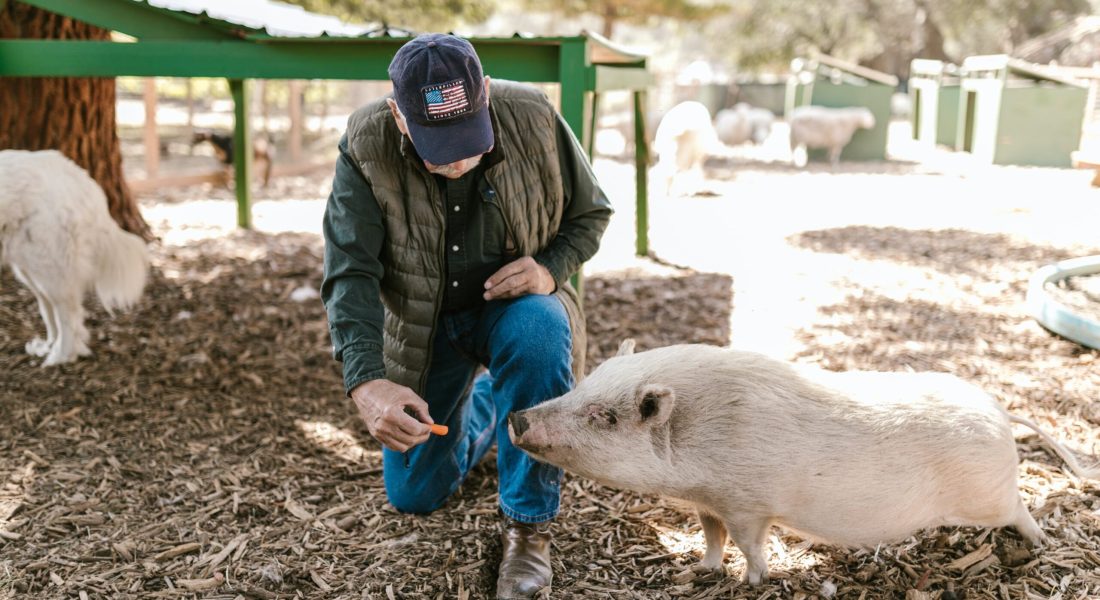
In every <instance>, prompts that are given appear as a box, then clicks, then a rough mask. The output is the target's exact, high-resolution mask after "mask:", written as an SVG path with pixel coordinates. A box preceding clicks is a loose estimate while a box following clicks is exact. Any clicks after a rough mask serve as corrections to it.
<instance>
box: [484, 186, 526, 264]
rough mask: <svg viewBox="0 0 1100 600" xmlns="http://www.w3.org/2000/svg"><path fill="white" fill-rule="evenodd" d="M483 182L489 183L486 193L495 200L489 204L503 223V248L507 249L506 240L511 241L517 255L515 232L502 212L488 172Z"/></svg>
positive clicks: (505, 214) (517, 239)
mask: <svg viewBox="0 0 1100 600" xmlns="http://www.w3.org/2000/svg"><path fill="white" fill-rule="evenodd" d="M485 181H487V182H488V183H489V190H488V193H489V195H490V196H495V197H496V198H497V200H496V201H495V202H489V204H491V205H492V206H493V207H494V208H496V209H497V211H498V212H499V213H500V220H501V221H502V222H503V223H504V235H505V236H506V237H505V240H504V248H505V250H507V249H508V240H512V244H513V246H514V247H515V250H516V254H519V250H520V249H519V238H517V237H516V233H515V231H513V230H512V222H511V221H509V220H508V214H507V213H505V212H504V206H502V204H501V202H502V201H501V200H500V194H498V193H497V191H496V190H497V185H496V184H495V183H493V180H492V179H490V178H489V171H488V170H486V171H485Z"/></svg>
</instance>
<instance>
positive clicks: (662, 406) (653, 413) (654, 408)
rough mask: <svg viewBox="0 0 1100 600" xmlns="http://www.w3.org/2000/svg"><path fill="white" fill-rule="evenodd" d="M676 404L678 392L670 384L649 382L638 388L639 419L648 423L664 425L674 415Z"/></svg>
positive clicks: (652, 425) (653, 425) (650, 424)
mask: <svg viewBox="0 0 1100 600" xmlns="http://www.w3.org/2000/svg"><path fill="white" fill-rule="evenodd" d="M675 404H676V394H674V393H673V392H672V388H670V387H668V386H664V385H660V384H655V383H647V384H646V385H643V386H642V387H640V388H638V400H637V407H638V420H639V421H641V422H642V423H645V424H646V425H649V426H651V427H656V426H658V425H663V424H664V423H665V422H666V421H668V418H669V417H670V416H672V407H673V406H675Z"/></svg>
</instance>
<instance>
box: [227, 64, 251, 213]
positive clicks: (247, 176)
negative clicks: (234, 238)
mask: <svg viewBox="0 0 1100 600" xmlns="http://www.w3.org/2000/svg"><path fill="white" fill-rule="evenodd" d="M229 93H230V94H231V95H232V96H233V177H234V179H235V180H236V181H235V183H236V188H237V226H238V227H240V228H241V229H252V200H251V197H250V193H249V187H250V185H249V184H250V183H251V182H252V180H251V175H252V134H251V131H250V130H251V126H250V123H249V121H248V96H249V94H248V81H247V80H245V79H230V80H229Z"/></svg>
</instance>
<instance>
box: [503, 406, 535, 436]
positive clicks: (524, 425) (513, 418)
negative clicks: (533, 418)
mask: <svg viewBox="0 0 1100 600" xmlns="http://www.w3.org/2000/svg"><path fill="white" fill-rule="evenodd" d="M530 426H531V424H530V423H528V422H527V417H525V416H523V413H518V412H514V413H511V414H509V415H508V428H509V429H510V430H511V432H512V441H515V439H516V438H518V437H519V436H521V435H523V434H524V433H525V432H526V431H527V429H528V428H529V427H530Z"/></svg>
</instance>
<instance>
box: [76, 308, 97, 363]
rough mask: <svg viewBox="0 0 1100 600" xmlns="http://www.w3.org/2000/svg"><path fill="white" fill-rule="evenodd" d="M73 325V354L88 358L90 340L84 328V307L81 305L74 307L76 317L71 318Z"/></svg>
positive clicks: (89, 335)
mask: <svg viewBox="0 0 1100 600" xmlns="http://www.w3.org/2000/svg"><path fill="white" fill-rule="evenodd" d="M73 323H74V324H75V325H74V337H73V352H75V353H76V355H77V356H90V355H91V354H92V351H91V349H89V348H88V340H89V339H90V338H91V334H90V333H88V328H87V327H85V326H84V306H83V305H82V304H77V305H76V315H74V317H73Z"/></svg>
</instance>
